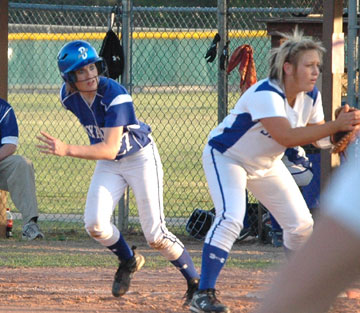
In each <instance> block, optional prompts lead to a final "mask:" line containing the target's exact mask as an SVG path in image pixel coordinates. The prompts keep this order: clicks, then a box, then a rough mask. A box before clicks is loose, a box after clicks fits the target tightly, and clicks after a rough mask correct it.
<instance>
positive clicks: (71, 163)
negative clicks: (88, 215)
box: [8, 91, 237, 233]
mask: <svg viewBox="0 0 360 313" xmlns="http://www.w3.org/2000/svg"><path fill="white" fill-rule="evenodd" d="M236 97H237V95H236V94H230V98H232V99H235V98H236ZM133 99H134V103H135V109H136V112H137V116H138V118H139V119H140V120H142V121H144V122H145V123H148V124H149V125H150V126H151V127H152V130H153V137H154V139H155V142H156V143H157V146H158V148H159V152H160V156H161V159H162V163H163V168H164V206H165V215H166V217H182V218H187V217H188V216H190V214H191V213H192V211H193V210H194V209H195V208H197V207H200V208H203V209H211V208H212V207H213V205H212V201H211V198H210V195H209V192H208V188H207V183H206V179H205V175H204V172H203V169H202V163H201V155H202V150H203V147H204V145H205V142H206V140H207V136H208V134H209V132H210V131H211V130H212V129H213V128H214V127H215V125H217V93H215V92H207V91H196V92H195V91H189V92H182V93H180V92H173V93H167V92H164V93H137V94H134V95H133ZM8 100H9V102H10V103H11V105H12V106H13V107H14V110H15V112H16V115H17V118H18V123H19V130H20V145H19V148H18V152H17V153H19V154H22V155H24V156H26V157H28V158H29V159H30V160H32V161H33V163H34V167H35V175H36V187H37V198H38V203H39V210H40V212H41V213H47V214H65V215H66V214H78V215H82V214H83V210H84V207H85V201H86V195H87V190H88V187H89V184H90V180H91V177H92V173H93V170H94V166H95V163H96V162H95V161H88V160H82V159H76V158H69V157H63V158H60V157H56V156H49V155H43V154H40V153H39V152H38V150H37V148H36V147H35V145H36V144H38V143H39V141H38V139H37V138H36V136H38V135H39V133H40V131H46V132H48V133H49V134H51V135H53V136H55V137H57V138H59V139H61V140H63V141H65V142H67V143H71V144H88V138H87V135H86V133H85V131H84V130H83V128H82V126H81V125H80V123H79V122H78V121H77V119H76V117H75V116H74V115H73V114H72V113H71V112H69V111H67V110H65V109H64V108H63V107H62V105H61V104H60V101H59V99H58V94H57V93H56V94H45V93H24V94H20V93H10V94H9V99H8ZM129 199H130V204H129V208H130V216H137V215H138V214H137V207H136V203H135V200H134V196H133V195H132V192H131V191H130V198H129ZM8 202H9V207H10V208H11V209H12V210H14V211H16V209H15V207H14V205H13V203H12V202H11V199H9V201H8ZM59 223H60V224H61V227H63V225H64V227H67V226H66V224H63V222H62V221H59ZM179 226H182V227H181V229H178V230H179V231H180V232H181V233H184V228H185V225H179Z"/></svg>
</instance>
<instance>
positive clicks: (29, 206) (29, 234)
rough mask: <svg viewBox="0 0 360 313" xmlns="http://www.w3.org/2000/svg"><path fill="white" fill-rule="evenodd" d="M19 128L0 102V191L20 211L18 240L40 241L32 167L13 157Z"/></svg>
mask: <svg viewBox="0 0 360 313" xmlns="http://www.w3.org/2000/svg"><path fill="white" fill-rule="evenodd" d="M18 136H19V129H18V124H17V120H16V116H15V112H14V110H13V108H12V107H11V106H10V104H8V103H7V102H6V101H5V100H3V99H0V189H1V190H5V191H8V192H9V193H10V197H11V199H12V201H13V203H14V205H15V206H16V208H17V209H18V210H19V211H20V212H21V215H22V219H23V228H22V238H23V239H26V240H34V239H37V238H39V239H41V238H44V235H43V233H42V232H41V231H40V229H39V226H38V224H37V219H38V216H39V214H38V204H37V200H36V192H35V175H34V167H33V164H32V162H31V161H30V160H28V159H26V158H25V157H23V156H20V155H14V153H15V151H16V148H17V145H18V140H19V138H18Z"/></svg>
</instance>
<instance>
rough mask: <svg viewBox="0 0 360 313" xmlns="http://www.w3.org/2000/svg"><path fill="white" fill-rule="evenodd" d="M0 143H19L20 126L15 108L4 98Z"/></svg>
mask: <svg viewBox="0 0 360 313" xmlns="http://www.w3.org/2000/svg"><path fill="white" fill-rule="evenodd" d="M0 137H1V142H0V145H4V144H7V143H11V144H14V145H17V143H18V137H19V128H18V124H17V121H16V116H15V112H14V110H13V108H12V107H11V106H10V105H9V104H8V103H7V102H5V101H4V100H1V101H0Z"/></svg>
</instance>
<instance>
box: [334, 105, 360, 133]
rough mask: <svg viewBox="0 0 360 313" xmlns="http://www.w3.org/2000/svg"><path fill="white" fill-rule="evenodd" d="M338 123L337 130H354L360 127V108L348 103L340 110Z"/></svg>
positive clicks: (336, 120) (336, 121)
mask: <svg viewBox="0 0 360 313" xmlns="http://www.w3.org/2000/svg"><path fill="white" fill-rule="evenodd" d="M334 122H335V123H336V128H337V131H352V130H354V129H355V128H359V127H360V125H359V124H360V110H357V109H354V108H350V106H349V105H348V104H345V105H344V106H343V107H342V110H340V111H339V113H338V116H337V118H336V119H335V121H334Z"/></svg>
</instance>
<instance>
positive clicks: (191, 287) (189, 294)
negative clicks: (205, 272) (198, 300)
mask: <svg viewBox="0 0 360 313" xmlns="http://www.w3.org/2000/svg"><path fill="white" fill-rule="evenodd" d="M187 285H188V288H187V290H186V293H185V295H184V298H185V302H184V304H183V306H188V305H189V304H190V302H191V300H192V298H193V296H194V293H195V291H197V290H198V287H199V278H193V279H191V280H189V281H188V282H187Z"/></svg>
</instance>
